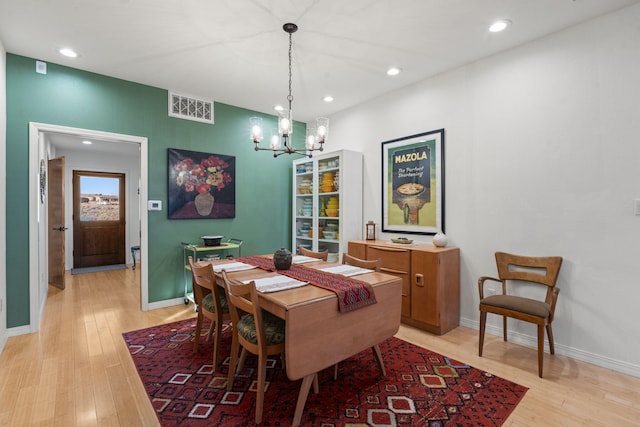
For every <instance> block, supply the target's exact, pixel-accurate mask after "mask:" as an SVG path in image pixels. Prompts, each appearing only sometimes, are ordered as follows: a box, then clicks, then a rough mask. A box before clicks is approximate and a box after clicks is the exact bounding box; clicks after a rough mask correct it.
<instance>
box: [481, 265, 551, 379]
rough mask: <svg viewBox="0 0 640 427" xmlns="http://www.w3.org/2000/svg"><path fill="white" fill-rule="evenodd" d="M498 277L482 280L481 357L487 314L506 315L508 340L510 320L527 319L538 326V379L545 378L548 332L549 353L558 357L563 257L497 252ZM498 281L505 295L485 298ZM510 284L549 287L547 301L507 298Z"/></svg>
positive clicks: (505, 333)
mask: <svg viewBox="0 0 640 427" xmlns="http://www.w3.org/2000/svg"><path fill="white" fill-rule="evenodd" d="M495 257H496V264H497V267H498V278H495V277H489V276H482V277H480V278H479V279H478V291H479V292H480V342H479V347H478V355H479V356H480V357H482V347H483V344H484V329H485V324H486V321H487V313H494V314H497V315H500V316H502V331H503V336H504V337H503V338H504V340H505V341H507V317H511V318H513V319H518V320H524V321H525V322H530V323H535V324H536V325H538V376H539V377H540V378H542V361H543V355H544V330H545V328H546V330H547V336H548V339H549V352H550V353H551V354H554V348H553V332H552V331H551V322H552V321H553V315H554V312H555V308H556V300H557V299H558V293H559V292H560V289H558V288H556V281H557V280H558V274H559V272H560V266H561V265H562V257H559V256H550V257H530V256H521V255H513V254H508V253H504V252H496V254H495ZM486 281H494V282H498V283H501V284H502V293H501V294H496V295H489V296H486V297H485V294H484V284H485V282H486ZM507 282H509V283H510V285H511V287H512V288H513V287H515V286H518V285H520V286H522V285H523V284H531V283H533V284H539V285H544V286H546V287H547V293H546V297H545V300H544V301H540V300H536V299H532V298H525V297H520V296H515V295H507Z"/></svg>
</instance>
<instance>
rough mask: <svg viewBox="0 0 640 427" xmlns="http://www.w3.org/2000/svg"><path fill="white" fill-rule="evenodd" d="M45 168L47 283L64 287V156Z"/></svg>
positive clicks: (51, 161) (50, 162) (52, 160)
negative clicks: (46, 176)
mask: <svg viewBox="0 0 640 427" xmlns="http://www.w3.org/2000/svg"><path fill="white" fill-rule="evenodd" d="M47 170H48V173H47V175H49V179H48V183H47V193H48V198H47V199H48V211H47V214H48V216H49V218H48V225H49V230H48V241H49V246H48V248H49V250H48V257H49V284H50V285H53V286H55V287H58V288H60V289H64V287H65V283H64V261H65V260H64V258H65V257H64V253H65V252H64V244H65V230H66V229H67V228H66V227H65V218H64V157H61V158H59V159H51V160H49V162H48V167H47Z"/></svg>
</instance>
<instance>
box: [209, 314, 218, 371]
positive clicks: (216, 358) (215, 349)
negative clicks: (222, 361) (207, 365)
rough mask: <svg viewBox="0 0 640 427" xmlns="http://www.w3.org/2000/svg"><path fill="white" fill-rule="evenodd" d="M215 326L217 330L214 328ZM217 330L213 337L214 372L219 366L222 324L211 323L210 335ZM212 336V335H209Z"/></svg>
mask: <svg viewBox="0 0 640 427" xmlns="http://www.w3.org/2000/svg"><path fill="white" fill-rule="evenodd" d="M214 325H215V328H214ZM212 329H215V332H214V336H213V361H212V363H213V370H214V371H215V370H216V367H217V366H218V351H220V323H218V321H213V320H212V321H211V329H209V334H211V330H212ZM209 336H211V335H209Z"/></svg>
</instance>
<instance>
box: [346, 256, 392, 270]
mask: <svg viewBox="0 0 640 427" xmlns="http://www.w3.org/2000/svg"><path fill="white" fill-rule="evenodd" d="M342 263H343V264H349V265H353V266H355V267H360V268H368V269H369V270H374V271H380V269H381V268H382V259H381V258H378V259H361V258H356V257H354V256H353V255H349V254H347V253H344V254H342Z"/></svg>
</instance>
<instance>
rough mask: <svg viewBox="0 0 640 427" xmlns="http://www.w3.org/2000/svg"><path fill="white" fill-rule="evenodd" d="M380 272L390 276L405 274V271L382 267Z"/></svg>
mask: <svg viewBox="0 0 640 427" xmlns="http://www.w3.org/2000/svg"><path fill="white" fill-rule="evenodd" d="M380 271H381V272H383V273H391V274H407V272H406V271H402V270H394V269H393V268H385V267H382V268H381V269H380Z"/></svg>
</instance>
